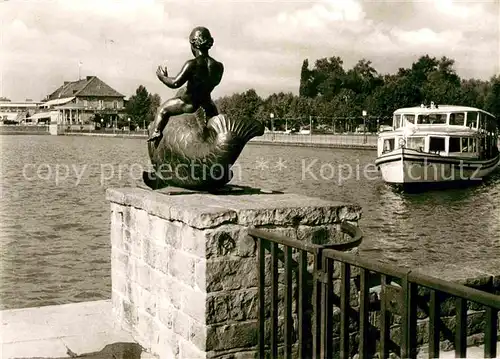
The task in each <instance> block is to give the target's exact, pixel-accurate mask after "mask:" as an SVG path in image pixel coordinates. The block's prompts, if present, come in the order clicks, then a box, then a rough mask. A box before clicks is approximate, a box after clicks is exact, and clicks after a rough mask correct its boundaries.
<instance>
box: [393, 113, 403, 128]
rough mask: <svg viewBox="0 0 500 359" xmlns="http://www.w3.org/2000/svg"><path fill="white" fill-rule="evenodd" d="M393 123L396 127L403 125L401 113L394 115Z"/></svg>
mask: <svg viewBox="0 0 500 359" xmlns="http://www.w3.org/2000/svg"><path fill="white" fill-rule="evenodd" d="M392 125H393V126H394V128H399V127H401V115H394V118H393V120H392Z"/></svg>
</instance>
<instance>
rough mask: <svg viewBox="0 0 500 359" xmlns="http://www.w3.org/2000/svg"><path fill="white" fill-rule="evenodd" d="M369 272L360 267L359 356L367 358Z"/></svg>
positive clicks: (363, 358)
mask: <svg viewBox="0 0 500 359" xmlns="http://www.w3.org/2000/svg"><path fill="white" fill-rule="evenodd" d="M368 276H369V272H368V271H367V270H366V269H364V268H361V269H360V289H359V358H360V359H367V358H368V357H369V350H368V342H369V333H368V329H369V326H370V322H369V316H368V315H369V310H370V308H369V305H370V298H369V297H368V295H369V288H370V287H369V285H368Z"/></svg>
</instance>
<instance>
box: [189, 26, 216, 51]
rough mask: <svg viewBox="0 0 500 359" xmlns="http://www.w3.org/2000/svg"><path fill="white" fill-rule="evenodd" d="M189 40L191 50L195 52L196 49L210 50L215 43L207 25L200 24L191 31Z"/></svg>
mask: <svg viewBox="0 0 500 359" xmlns="http://www.w3.org/2000/svg"><path fill="white" fill-rule="evenodd" d="M189 42H190V43H191V50H192V51H193V54H194V50H200V51H202V52H208V50H210V48H211V47H212V45H213V44H214V39H213V37H212V35H211V34H210V31H209V30H208V29H207V28H206V27H203V26H198V27H195V28H194V29H193V31H191V34H190V35H189Z"/></svg>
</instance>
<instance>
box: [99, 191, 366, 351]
mask: <svg viewBox="0 0 500 359" xmlns="http://www.w3.org/2000/svg"><path fill="white" fill-rule="evenodd" d="M107 199H108V200H109V201H110V202H111V244H112V254H111V256H112V302H113V310H114V312H115V315H116V317H117V319H118V320H119V322H120V323H121V324H122V325H123V327H124V328H125V329H127V330H128V331H130V332H131V333H132V335H133V337H134V339H135V340H137V341H138V343H139V344H141V345H142V346H143V347H144V348H146V349H147V350H148V351H150V352H151V353H153V354H156V355H157V356H159V358H160V359H163V358H165V359H174V358H182V359H188V358H189V359H195V358H225V359H229V358H250V357H254V356H255V353H256V350H257V341H258V322H257V310H258V298H257V286H258V272H257V270H258V266H257V259H256V243H255V241H254V240H253V239H252V238H251V237H250V236H248V235H247V230H248V228H249V227H250V226H255V227H260V228H265V229H268V230H270V231H273V232H275V233H279V234H283V235H286V236H289V237H291V238H295V239H298V240H304V241H309V242H312V243H317V244H326V243H332V242H336V241H343V240H344V239H343V235H342V234H341V233H340V223H341V222H342V221H349V222H350V223H353V224H357V222H358V220H359V219H360V218H361V208H360V207H359V206H356V205H350V204H344V203H337V202H331V201H324V200H321V199H317V198H310V197H305V196H300V195H296V194H262V193H260V194H245V193H243V194H241V193H237V194H227V195H212V194H203V193H190V194H176V195H166V194H163V193H159V192H153V191H149V190H144V189H140V188H121V189H108V191H107Z"/></svg>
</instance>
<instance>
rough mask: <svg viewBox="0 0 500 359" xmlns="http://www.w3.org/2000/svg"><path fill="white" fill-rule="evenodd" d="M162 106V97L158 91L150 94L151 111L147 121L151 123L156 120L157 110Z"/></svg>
mask: <svg viewBox="0 0 500 359" xmlns="http://www.w3.org/2000/svg"><path fill="white" fill-rule="evenodd" d="M160 106H161V97H160V95H158V94H157V93H155V94H149V112H148V116H147V119H146V123H150V122H152V121H154V120H155V117H156V111H157V110H158V108H159V107H160Z"/></svg>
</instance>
